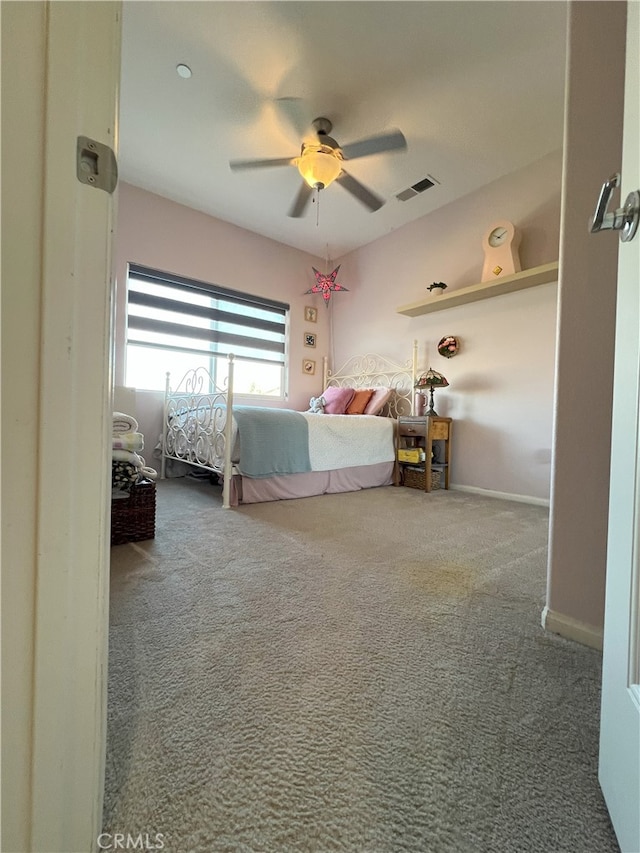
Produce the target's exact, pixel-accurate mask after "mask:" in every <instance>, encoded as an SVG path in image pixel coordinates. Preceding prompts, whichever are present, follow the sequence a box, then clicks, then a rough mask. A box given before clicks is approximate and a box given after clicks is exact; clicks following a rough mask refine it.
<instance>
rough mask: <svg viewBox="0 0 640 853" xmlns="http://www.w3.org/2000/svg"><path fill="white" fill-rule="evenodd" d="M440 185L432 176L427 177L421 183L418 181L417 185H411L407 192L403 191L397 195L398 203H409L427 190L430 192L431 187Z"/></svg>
mask: <svg viewBox="0 0 640 853" xmlns="http://www.w3.org/2000/svg"><path fill="white" fill-rule="evenodd" d="M437 183H439V181H436V179H435V178H434V177H433V176H432V175H427V177H426V178H423V179H422V180H421V181H418V182H417V183H415V184H411V186H410V187H407V189H406V190H402V192H399V193H398V194H397V195H396V198H397V199H398V201H409V199H410V198H413V197H414V196H417V195H419V194H420V193H423V192H424V191H425V190H428V189H429V187H433V186H435V184H437Z"/></svg>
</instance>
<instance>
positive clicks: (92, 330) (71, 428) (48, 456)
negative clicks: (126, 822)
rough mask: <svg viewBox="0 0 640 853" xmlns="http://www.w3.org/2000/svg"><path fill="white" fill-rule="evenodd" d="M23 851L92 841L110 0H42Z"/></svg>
mask: <svg viewBox="0 0 640 853" xmlns="http://www.w3.org/2000/svg"><path fill="white" fill-rule="evenodd" d="M47 18H48V20H47V67H46V87H47V88H46V104H45V110H46V120H45V148H44V217H43V234H42V241H43V243H42V246H43V248H42V281H41V295H42V299H41V338H40V347H41V349H40V396H39V405H40V411H39V435H38V446H37V453H38V475H37V483H36V488H37V502H38V519H37V529H36V541H37V567H36V603H35V604H36V606H35V655H34V708H33V735H32V737H33V746H32V748H33V761H32V789H31V821H30V824H31V839H30V848H29V849H30V850H32V851H48V853H51V852H52V851H64V853H71V851H73V853H75V851H83V853H85V851H87V853H88V851H90V850H93V849H94V848H95V845H96V837H97V835H98V833H99V832H100V827H101V822H102V798H103V790H104V762H105V744H106V677H107V651H108V580H109V538H110V537H109V503H108V501H109V495H110V491H111V476H110V474H111V470H110V469H111V460H110V436H111V432H112V429H111V394H112V389H111V381H110V377H111V370H110V363H111V340H112V323H111V317H112V308H111V305H112V291H113V288H112V283H111V254H112V249H111V238H112V233H113V216H114V198H113V196H112V195H110V194H108V193H106V192H104V191H103V190H99V189H96V188H94V187H92V186H89V185H86V184H81V183H80V182H79V181H78V179H77V177H76V142H77V137H78V136H87V137H90V138H92V139H95V140H97V141H98V142H101V143H104V144H106V145H108V146H110V147H112V148H114V149H116V148H117V104H118V93H119V81H120V25H121V4H120V3H119V2H95V3H93V2H92V3H87V2H82V3H75V2H50V3H48V4H47Z"/></svg>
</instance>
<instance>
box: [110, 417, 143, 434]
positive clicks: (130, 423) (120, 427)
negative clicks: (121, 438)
mask: <svg viewBox="0 0 640 853" xmlns="http://www.w3.org/2000/svg"><path fill="white" fill-rule="evenodd" d="M122 432H138V421H137V420H136V419H135V418H134V417H132V416H131V415H126V414H125V413H124V412H114V413H113V434H114V435H120V433H122Z"/></svg>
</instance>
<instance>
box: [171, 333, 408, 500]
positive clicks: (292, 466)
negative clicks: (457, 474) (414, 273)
mask: <svg viewBox="0 0 640 853" xmlns="http://www.w3.org/2000/svg"><path fill="white" fill-rule="evenodd" d="M228 361H229V364H228V378H227V384H226V387H225V388H220V387H217V386H216V385H215V383H214V381H213V379H212V377H211V375H210V374H209V373H208V372H207V371H206V370H204V369H203V368H197V369H196V370H191V371H189V372H188V373H187V374H186V375H185V376H184V377H183V379H182V380H181V381H180V382H179V383H178V385H177V387H176V389H175V390H172V388H171V380H170V376H169V375H167V383H166V391H165V405H164V424H163V434H162V469H161V472H162V477H164V476H165V474H166V460H167V459H177V460H179V461H181V462H186V463H188V464H190V465H194V466H197V467H199V468H203V469H205V470H207V471H210V472H212V473H215V474H217V475H219V476H220V477H221V478H222V482H223V489H222V505H223V507H224V508H225V509H226V508H229V507H230V506H231V505H234V506H235V505H237V504H239V503H258V502H261V501H270V500H281V499H283V498H297V497H309V496H311V495H321V494H329V493H335V492H348V491H357V490H359V489H363V488H371V487H374V486H382V485H391V483H392V482H393V467H394V461H395V446H394V432H395V431H394V425H395V419H396V418H397V417H398V416H399V415H401V414H412V412H413V405H412V404H413V391H414V385H415V382H416V377H417V375H418V372H417V342H414V345H413V352H412V357H411V358H410V359H408V360H407V362H406V363H404V364H398V363H396V362H393V361H390V360H389V359H386V358H384V357H382V356H379V355H373V354H367V355H362V356H356V357H354V358H351V359H349V360H348V361H347V362H346V363H345V364H344V365H343V366H342V367H341V368H340V370H338V371H335V372H334V371H331V370H330V369H329V366H328V359H327V357H326V356H325V357H324V359H323V375H322V386H321V387H319V388H318V393H322V394H327V396H330V395H329V394H328V392H329V391H334V390H337V389H344V390H345V391H348V390H349V389H350V390H351V392H352V393H351V394H350V395H349V396H350V398H353V399H354V400H357V399H359V397H362V394H361V393H360V395H359V396H358V392H362V391H363V390H367V391H371V392H372V393H371V395H365V396H367V401H369V400H370V402H368V403H367V406H366V407H365V408H364V412H363V413H360V412H361V411H362V408H363V407H362V406H356V405H350V406H349V407H348V408H347V410H346V411H347V413H345V414H335V415H334V414H323V413H319V412H296V411H293V410H292V409H276V408H266V407H262V406H240V405H236V404H235V402H234V399H233V368H234V357H233V355H230V356H229V359H228ZM310 363H311V362H309V361H308V360H307V359H305V360H304V361H303V369H304V370H305V372H310V371H308V370H307V369H306V367H305V365H308V364H310ZM313 368H314V370H315V362H313ZM311 375H313V374H311ZM376 401H378V402H377V404H376ZM374 404H375V408H370V406H374ZM326 408H328V407H325V411H326ZM373 411H375V412H376V414H373V413H372V412H373ZM229 415H230V416H229Z"/></svg>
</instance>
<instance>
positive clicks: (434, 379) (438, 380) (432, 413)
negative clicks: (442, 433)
mask: <svg viewBox="0 0 640 853" xmlns="http://www.w3.org/2000/svg"><path fill="white" fill-rule="evenodd" d="M448 385H449V383H448V381H447V380H446V378H445V377H444V376H443V375H442V373H438V371H437V370H434V369H433V368H432V367H430V368H429V370H427V372H426V373H423V374H422V376H421V377H420V378H419V379H418V381H417V382H416V384H415V386H414V387H415V388H418V389H422V390H423V391H424V390H426V389H427V388H428V389H429V408H428V409H427V411H426V412H425V415H427V416H428V417H433V418H437V417H438V413H437V412H436V410H435V409H434V408H433V389H434V388H447V387H448Z"/></svg>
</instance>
